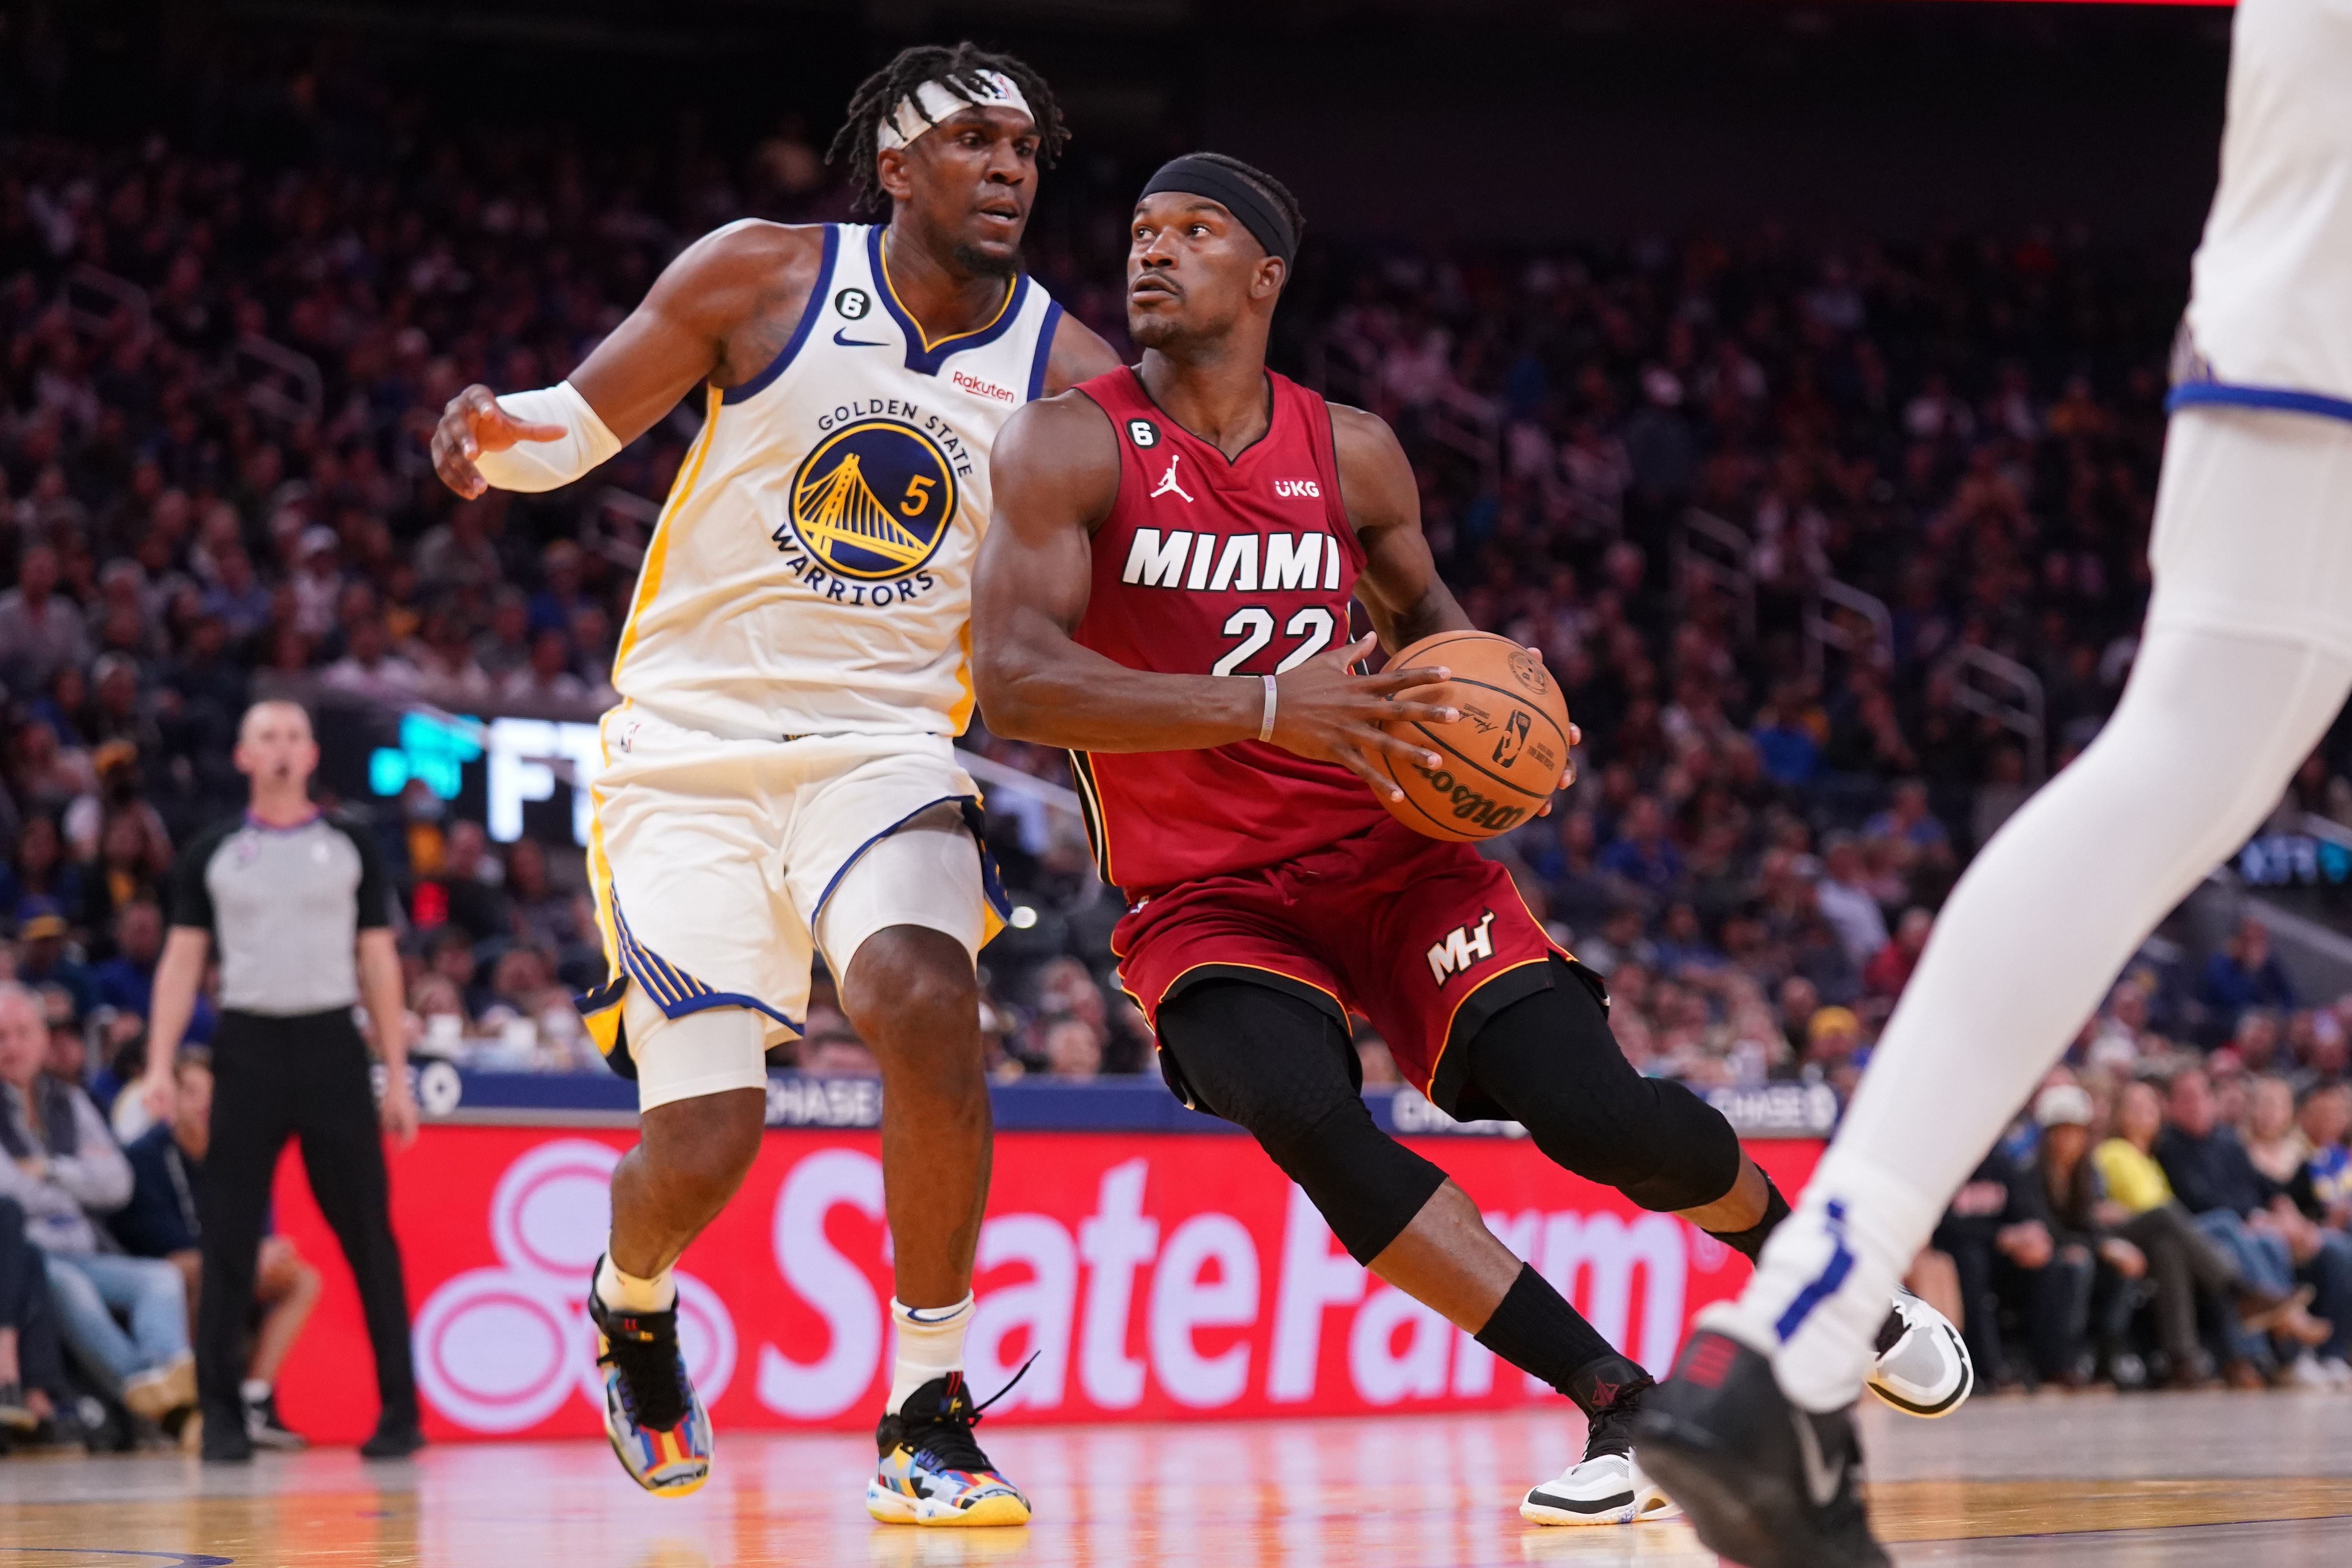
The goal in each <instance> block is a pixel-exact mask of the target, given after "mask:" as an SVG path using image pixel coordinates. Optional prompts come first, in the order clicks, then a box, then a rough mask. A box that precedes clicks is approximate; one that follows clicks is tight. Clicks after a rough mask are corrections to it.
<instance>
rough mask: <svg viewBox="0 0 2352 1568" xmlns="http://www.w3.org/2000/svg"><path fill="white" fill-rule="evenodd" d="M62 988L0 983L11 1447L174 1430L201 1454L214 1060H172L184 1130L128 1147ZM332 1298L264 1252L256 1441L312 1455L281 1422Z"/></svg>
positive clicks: (251, 1385)
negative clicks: (295, 1353)
mask: <svg viewBox="0 0 2352 1568" xmlns="http://www.w3.org/2000/svg"><path fill="white" fill-rule="evenodd" d="M59 996H60V993H58V992H57V991H46V992H44V991H35V990H33V989H31V988H30V987H28V986H26V985H25V984H21V983H18V982H14V981H0V1155H5V1158H0V1450H5V1448H6V1447H9V1446H11V1445H12V1444H15V1443H18V1442H24V1441H26V1440H32V1441H37V1442H47V1443H53V1444H54V1443H74V1442H81V1443H87V1444H89V1445H90V1446H92V1447H98V1446H101V1445H105V1446H116V1447H127V1446H129V1445H131V1443H133V1442H136V1441H138V1440H140V1439H141V1438H142V1437H146V1438H149V1439H151V1440H152V1439H155V1438H158V1437H159V1436H161V1435H163V1434H164V1433H167V1432H168V1433H170V1434H173V1435H178V1436H184V1437H185V1438H186V1439H187V1441H188V1442H189V1443H190V1444H191V1445H193V1443H194V1438H195V1436H196V1432H197V1428H195V1427H194V1426H192V1425H191V1421H192V1417H193V1414H194V1405H195V1398H196V1378H195V1358H194V1353H193V1352H192V1351H191V1350H190V1348H189V1346H190V1337H191V1334H192V1332H193V1331H194V1322H195V1308H196V1300H197V1287H198V1284H199V1281H200V1277H201V1271H200V1268H199V1262H198V1238H199V1234H200V1221H199V1215H198V1209H197V1201H196V1194H197V1192H198V1191H199V1190H200V1188H201V1185H202V1183H203V1178H204V1163H205V1152H206V1150H207V1147H208V1145H209V1141H210V1114H211V1109H212V1067H211V1060H210V1057H209V1054H208V1053H207V1052H206V1051H205V1048H204V1047H193V1048H191V1049H189V1050H187V1051H185V1052H184V1053H183V1054H182V1055H181V1056H180V1057H179V1058H178V1059H177V1061H176V1062H175V1063H174V1067H175V1069H176V1087H177V1089H178V1099H177V1103H176V1106H175V1109H174V1111H173V1118H172V1120H171V1121H168V1122H163V1123H159V1124H156V1125H152V1126H149V1127H147V1128H145V1129H144V1130H143V1131H140V1132H138V1133H137V1134H136V1135H135V1136H131V1137H129V1138H124V1139H118V1138H117V1136H116V1133H115V1131H114V1129H113V1128H112V1127H111V1126H110V1125H109V1122H108V1119H107V1117H106V1115H105V1113H104V1112H103V1111H101V1110H100V1108H99V1105H98V1102H97V1101H96V1100H94V1099H93V1097H92V1094H91V1091H90V1088H89V1084H90V1082H91V1074H90V1072H89V1047H88V1042H87V1040H86V1039H85V1037H84V1036H83V1034H82V1031H81V1029H80V1027H79V1021H78V1019H77V1017H76V1016H75V1015H74V1014H73V1012H72V1011H71V1010H70V1008H69V1007H68V1005H62V1004H61V1003H60V1001H59ZM124 1098H126V1099H135V1098H136V1097H135V1096H128V1097H124ZM319 1289H320V1279H319V1274H318V1271H317V1270H316V1269H314V1268H311V1267H310V1264H309V1263H307V1262H306V1261H304V1260H303V1258H301V1256H300V1254H299V1252H298V1251H297V1250H296V1249H295V1247H294V1246H293V1244H292V1243H291V1242H290V1241H289V1240H287V1239H286V1238H285V1237H276V1236H273V1237H268V1238H267V1239H266V1240H265V1241H264V1242H263V1245H262V1253H261V1262H260V1274H259V1279H258V1290H257V1300H258V1301H259V1303H260V1311H259V1316H258V1321H257V1323H256V1325H255V1330H254V1334H253V1340H252V1352H251V1359H250V1361H249V1363H248V1364H247V1379H246V1382H245V1384H244V1390H243V1392H244V1400H245V1407H246V1411H247V1431H248V1433H249V1435H250V1436H252V1437H253V1438H254V1440H255V1441H256V1442H257V1443H261V1444H263V1445H266V1446H268V1447H280V1448H295V1447H301V1446H302V1438H301V1437H300V1436H299V1434H297V1433H294V1432H292V1431H290V1430H289V1429H288V1428H287V1427H286V1426H285V1425H284V1423H283V1422H282V1421H280V1420H279V1419H278V1410H277V1395H276V1379H277V1375H278V1368H279V1367H280V1366H281V1365H282V1364H283V1363H284V1362H285V1359H286V1356H287V1353H288V1352H289V1351H291V1350H292V1349H293V1346H294V1342H295V1341H296V1340H297V1339H298V1338H299V1336H300V1334H301V1332H302V1330H303V1327H304V1325H305V1323H306V1322H307V1321H308V1320H309V1318H310V1309H311V1307H312V1306H313V1305H314V1304H315V1303H316V1301H317V1300H318V1295H319ZM68 1352H70V1355H69V1356H68Z"/></svg>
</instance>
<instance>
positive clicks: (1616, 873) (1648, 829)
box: [1599, 795, 1683, 898]
mask: <svg viewBox="0 0 2352 1568" xmlns="http://www.w3.org/2000/svg"><path fill="white" fill-rule="evenodd" d="M1599 865H1600V868H1601V871H1602V872H1603V873H1604V874H1606V875H1608V876H1611V877H1613V878H1615V879H1618V880H1619V881H1620V882H1622V883H1623V884H1624V885H1625V886H1626V887H1628V888H1632V889H1636V890H1638V891H1640V892H1642V893H1645V894H1648V895H1650V896H1652V897H1654V898H1663V897H1664V896H1665V895H1666V894H1668V893H1670V892H1672V891H1673V890H1674V889H1675V885H1676V884H1677V883H1679V882H1680V881H1681V880H1682V874H1683V858H1682V852H1681V851H1680V850H1678V849H1676V848H1675V846H1674V844H1673V842H1672V841H1671V840H1669V839H1668V838H1667V837H1666V822H1665V816H1664V814H1663V813H1662V812H1660V811H1659V809H1658V803H1657V802H1656V801H1654V800H1652V799H1651V798H1650V797H1649V796H1647V795H1643V796H1642V797H1640V798H1639V799H1637V800H1635V801H1634V802H1633V806H1632V808H1631V809H1630V810H1628V811H1627V812H1626V813H1625V816H1624V820H1623V821H1622V822H1621V823H1620V824H1619V825H1618V829H1617V836H1616V837H1614V838H1612V839H1611V840H1610V841H1609V847H1607V848H1605V849H1603V850H1601V858H1600V861H1599Z"/></svg>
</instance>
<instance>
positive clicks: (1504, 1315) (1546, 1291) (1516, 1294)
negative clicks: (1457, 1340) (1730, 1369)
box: [1478, 1264, 1649, 1415]
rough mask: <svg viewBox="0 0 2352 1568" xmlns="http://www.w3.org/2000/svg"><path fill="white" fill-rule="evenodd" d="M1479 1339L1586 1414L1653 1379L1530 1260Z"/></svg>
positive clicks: (1487, 1322) (1480, 1332)
mask: <svg viewBox="0 0 2352 1568" xmlns="http://www.w3.org/2000/svg"><path fill="white" fill-rule="evenodd" d="M1478 1342H1479V1343H1480V1344H1482V1345H1485V1346H1486V1348H1487V1349H1488V1350H1490V1351H1493V1352H1495V1353H1496V1355H1498V1356H1501V1357H1502V1358H1503V1359H1504V1360H1505V1361H1507V1362H1509V1363H1511V1364H1512V1365H1513V1366H1515V1367H1517V1368H1518V1369H1519V1370H1520V1371H1521V1372H1526V1373H1534V1374H1535V1375H1536V1376H1538V1377H1539V1378H1542V1379H1543V1380H1544V1381H1545V1382H1546V1383H1549V1384H1551V1385H1552V1386H1553V1387H1554V1388H1557V1389H1559V1391H1560V1392H1561V1393H1562V1394H1567V1395H1568V1396H1569V1397H1570V1399H1572V1400H1574V1401H1576V1403H1577V1405H1578V1407H1579V1408H1580V1409H1581V1410H1583V1412H1584V1413H1585V1414H1586V1415H1591V1414H1592V1413H1593V1412H1594V1411H1596V1410H1600V1409H1601V1408H1602V1407H1604V1406H1606V1405H1609V1404H1610V1403H1611V1402H1612V1401H1613V1400H1614V1399H1615V1398H1616V1397H1617V1395H1618V1394H1620V1393H1621V1392H1622V1391H1623V1389H1624V1388H1625V1386H1626V1385H1627V1384H1633V1383H1636V1382H1640V1383H1646V1382H1648V1381H1649V1375H1648V1374H1647V1373H1644V1372H1643V1370H1642V1369H1641V1368H1640V1367H1639V1366H1637V1365H1635V1364H1634V1363H1633V1362H1630V1361H1628V1360H1626V1359H1625V1358H1624V1357H1623V1356H1622V1355H1619V1354H1618V1353H1617V1352H1616V1351H1615V1350H1614V1349H1613V1348H1612V1347H1611V1345H1610V1343H1609V1342H1608V1341H1607V1340H1604V1339H1602V1338H1601V1331H1599V1330H1598V1329H1595V1328H1594V1327H1593V1326H1592V1325H1591V1323H1588V1322H1586V1321H1584V1314H1583V1313H1581V1312H1580V1311H1578V1310H1576V1309H1575V1308H1574V1307H1571V1306H1570V1305H1569V1304H1568V1302H1567V1300H1565V1299H1564V1298H1563V1297H1562V1296H1561V1295H1560V1293H1559V1291H1557V1290H1555V1289H1552V1288H1551V1281H1550V1280H1549V1279H1545V1278H1544V1277H1543V1276H1542V1275H1540V1274H1538V1273H1537V1272H1536V1271H1535V1269H1534V1268H1533V1267H1532V1266H1530V1265H1527V1264H1522V1265H1520V1266H1519V1277H1518V1278H1517V1279H1514V1280H1512V1281H1511V1288H1510V1289H1508V1290H1507V1291H1505V1292H1504V1293H1503V1299H1502V1300H1501V1301H1499V1302H1497V1303H1496V1307H1495V1313H1494V1316H1492V1317H1490V1318H1488V1319H1487V1320H1486V1327H1485V1328H1483V1329H1480V1330H1479V1331H1478Z"/></svg>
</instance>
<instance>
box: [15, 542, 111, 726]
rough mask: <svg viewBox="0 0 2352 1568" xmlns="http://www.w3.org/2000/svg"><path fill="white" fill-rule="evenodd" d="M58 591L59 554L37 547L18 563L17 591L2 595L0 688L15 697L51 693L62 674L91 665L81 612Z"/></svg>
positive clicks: (86, 629) (77, 606)
mask: <svg viewBox="0 0 2352 1568" xmlns="http://www.w3.org/2000/svg"><path fill="white" fill-rule="evenodd" d="M58 588H59V574H58V552H56V551H55V550H53V549H51V548H50V547H49V546H47V545H46V544H35V545H33V546H32V547H31V548H30V549H28V550H26V552H24V554H23V555H22V556H21V557H20V558H19V559H18V560H17V562H16V586H15V587H14V588H11V589H9V590H8V591H7V592H6V593H4V594H0V682H5V684H6V686H7V687H8V689H10V690H12V691H16V692H31V691H44V690H47V689H48V686H49V683H50V681H51V680H52V679H55V678H56V676H57V674H58V671H59V670H61V669H68V668H76V667H78V666H80V665H84V664H87V663H88V662H89V657H90V644H89V625H88V623H87V622H86V620H85V619H84V617H83V616H82V610H81V606H80V605H78V604H76V603H75V602H74V600H73V598H72V597H71V596H70V595H67V594H64V593H60V592H59V591H58Z"/></svg>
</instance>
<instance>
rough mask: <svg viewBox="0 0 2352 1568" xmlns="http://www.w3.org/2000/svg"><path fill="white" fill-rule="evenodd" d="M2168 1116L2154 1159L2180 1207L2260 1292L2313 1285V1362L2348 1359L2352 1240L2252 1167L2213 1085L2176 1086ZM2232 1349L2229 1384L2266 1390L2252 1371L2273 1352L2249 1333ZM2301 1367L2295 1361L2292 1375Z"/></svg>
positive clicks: (2189, 1074)
mask: <svg viewBox="0 0 2352 1568" xmlns="http://www.w3.org/2000/svg"><path fill="white" fill-rule="evenodd" d="M2166 1114H2167V1121H2166V1125H2165V1129H2164V1131H2163V1133H2162V1134H2161V1135H2160V1136H2158V1139H2157V1142H2156V1148H2155V1154H2156V1159H2157V1163H2158V1164H2160V1165H2162V1166H2163V1167H2164V1174H2165V1179H2166V1180H2167V1181H2168V1182H2169V1183H2170V1184H2171V1185H2172V1190H2173V1191H2174V1192H2175V1193H2177V1194H2179V1197H2180V1201H2181V1203H2182V1204H2183V1205H2185V1206H2186V1207H2187V1208H2188V1209H2189V1212H2190V1213H2192V1214H2194V1215H2196V1216H2197V1222H2198V1224H2199V1225H2200V1226H2203V1227H2204V1229H2205V1232H2206V1234H2207V1235H2209V1236H2210V1237H2213V1238H2214V1239H2215V1240H2217V1241H2219V1242H2221V1245H2222V1246H2224V1247H2227V1248H2229V1249H2230V1251H2231V1253H2232V1255H2234V1256H2235V1257H2236V1258H2237V1260H2238V1268H2239V1272H2240V1273H2241V1274H2242V1275H2243V1276H2244V1277H2245V1278H2246V1279H2250V1280H2252V1281H2253V1282H2254V1283H2256V1284H2257V1285H2258V1286H2260V1287H2261V1288H2262V1289H2265V1290H2268V1291H2271V1292H2273V1293H2274V1294H2277V1295H2286V1294H2288V1293H2289V1292H2290V1291H2292V1289H2294V1287H2293V1283H2292V1281H2293V1280H2294V1279H2296V1278H2298V1277H2300V1278H2301V1279H2304V1280H2305V1283H2307V1284H2309V1285H2310V1286H2311V1287H2312V1289H2314V1290H2315V1292H2316V1300H2317V1304H2318V1308H2319V1315H2320V1317H2321V1318H2323V1319H2325V1320H2326V1322H2327V1325H2328V1329H2329V1332H2328V1337H2327V1338H2326V1341H2324V1342H2322V1343H2321V1344H2320V1346H2319V1347H2318V1355H2319V1360H2318V1361H2317V1362H2316V1363H2313V1364H2314V1365H2315V1367H2318V1368H2321V1369H2325V1368H2326V1363H2329V1362H2341V1361H2343V1360H2344V1355H2345V1349H2346V1346H2347V1342H2352V1240H2347V1238H2346V1237H2344V1235H2343V1234H2342V1233H2341V1232H2329V1231H2323V1230H2322V1229H2321V1228H2320V1227H2318V1226H2315V1225H2313V1224H2312V1223H2311V1222H2310V1221H2308V1220H2307V1219H2305V1218H2304V1216H2303V1215H2301V1214H2300V1213H2298V1212H2296V1211H2295V1209H2294V1205H2293V1203H2291V1202H2290V1201H2289V1200H2288V1199H2287V1198H2286V1197H2285V1196H2284V1194H2282V1193H2281V1192H2280V1191H2279V1189H2278V1187H2277V1186H2276V1184H2273V1183H2271V1182H2269V1181H2267V1180H2265V1179H2264V1177H2263V1174H2262V1173H2261V1172H2260V1171H2258V1170H2256V1169H2255V1168H2254V1163H2253V1161H2252V1160H2251V1159H2249V1158H2248V1157H2247V1154H2246V1150H2245V1145H2244V1144H2243V1143H2242V1142H2239V1140H2238V1137H2237V1135H2236V1133H2234V1132H2233V1131H2231V1129H2229V1128H2228V1127H2226V1126H2223V1125H2222V1124H2221V1116H2220V1108H2219V1106H2218V1104H2217V1102H2216V1100H2215V1098H2214V1095H2213V1089H2212V1083H2211V1080H2210V1079H2209V1078H2208V1077H2207V1076H2206V1074H2205V1073H2204V1072H2203V1071H2202V1070H2201V1069H2200V1068H2188V1069H2186V1070H2184V1071H2182V1072H2180V1073H2179V1074H2178V1075H2177V1076H2176V1077H2175V1078H2174V1079H2173V1080H2172V1087H2171V1089H2170V1091H2169V1093H2168V1096H2167V1100H2166ZM2233 1348H2234V1350H2235V1351H2236V1352H2237V1353H2236V1355H2235V1356H2234V1357H2233V1359H2232V1362H2231V1366H2230V1369H2229V1371H2230V1378H2231V1383H2232V1384H2238V1385H2242V1386H2259V1385H2260V1383H2261V1376H2260V1373H2259V1371H2254V1370H2252V1369H2258V1368H2260V1367H2262V1366H2263V1365H2266V1364H2270V1363H2272V1361H2273V1358H2272V1356H2271V1354H2270V1352H2269V1348H2268V1347H2267V1346H2265V1345H2262V1344H2259V1343H2256V1342H2253V1340H2252V1337H2251V1336H2248V1335H2245V1334H2240V1335H2239V1336H2237V1342H2236V1343H2235V1345H2234V1346H2233ZM2302 1365H2303V1362H2302V1361H2301V1360H2300V1359H2298V1360H2297V1361H2296V1362H2295V1363H2290V1370H2292V1369H2293V1368H2294V1367H2300V1366H2302ZM2250 1372H2251V1375H2250ZM2304 1375H2310V1374H2309V1373H2305V1374H2304Z"/></svg>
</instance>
